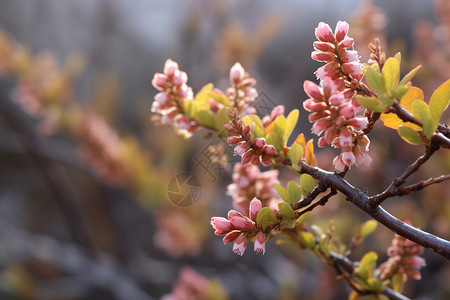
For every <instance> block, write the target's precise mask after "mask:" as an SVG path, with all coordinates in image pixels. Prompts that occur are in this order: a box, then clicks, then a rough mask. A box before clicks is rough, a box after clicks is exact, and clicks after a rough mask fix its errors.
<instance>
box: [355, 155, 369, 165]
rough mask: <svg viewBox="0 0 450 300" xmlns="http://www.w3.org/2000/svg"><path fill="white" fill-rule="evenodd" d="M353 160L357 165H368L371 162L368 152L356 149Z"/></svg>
mask: <svg viewBox="0 0 450 300" xmlns="http://www.w3.org/2000/svg"><path fill="white" fill-rule="evenodd" d="M355 161H356V164H357V165H358V166H369V165H370V164H371V163H372V158H371V157H370V155H369V154H367V153H361V151H358V153H356V155H355Z"/></svg>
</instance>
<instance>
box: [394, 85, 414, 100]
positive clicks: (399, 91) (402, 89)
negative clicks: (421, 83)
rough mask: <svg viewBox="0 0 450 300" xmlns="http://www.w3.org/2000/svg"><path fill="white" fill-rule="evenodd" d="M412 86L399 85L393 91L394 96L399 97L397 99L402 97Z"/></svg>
mask: <svg viewBox="0 0 450 300" xmlns="http://www.w3.org/2000/svg"><path fill="white" fill-rule="evenodd" d="M410 88H411V87H409V86H399V87H398V88H397V89H396V90H395V91H394V93H393V97H394V98H397V99H402V98H403V96H405V95H406V93H408V91H409V89H410Z"/></svg>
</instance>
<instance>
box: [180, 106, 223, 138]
mask: <svg viewBox="0 0 450 300" xmlns="http://www.w3.org/2000/svg"><path fill="white" fill-rule="evenodd" d="M185 103H186V102H185ZM228 121H230V119H229V117H228V109H227V108H221V109H219V110H218V111H217V113H216V118H215V128H216V129H217V131H219V132H224V131H225V129H224V128H223V125H225V124H227V123H228Z"/></svg>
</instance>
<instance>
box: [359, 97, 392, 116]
mask: <svg viewBox="0 0 450 300" xmlns="http://www.w3.org/2000/svg"><path fill="white" fill-rule="evenodd" d="M356 100H357V101H358V102H359V104H361V105H362V106H364V107H365V108H367V109H370V110H373V111H375V112H384V111H385V110H386V106H385V105H383V104H381V103H380V102H378V100H377V97H375V96H372V97H370V98H367V97H364V96H361V95H357V96H356Z"/></svg>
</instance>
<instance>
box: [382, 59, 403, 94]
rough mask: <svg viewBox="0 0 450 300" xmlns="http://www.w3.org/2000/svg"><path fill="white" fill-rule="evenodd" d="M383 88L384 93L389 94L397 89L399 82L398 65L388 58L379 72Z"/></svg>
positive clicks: (395, 61)
mask: <svg viewBox="0 0 450 300" xmlns="http://www.w3.org/2000/svg"><path fill="white" fill-rule="evenodd" d="M381 76H382V78H383V83H384V88H385V90H386V92H388V93H389V92H390V91H392V90H394V89H396V88H397V85H398V82H399V80H400V64H399V63H398V61H397V60H396V59H395V58H392V57H390V58H388V59H387V60H386V63H385V64H384V66H383V70H382V71H381Z"/></svg>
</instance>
